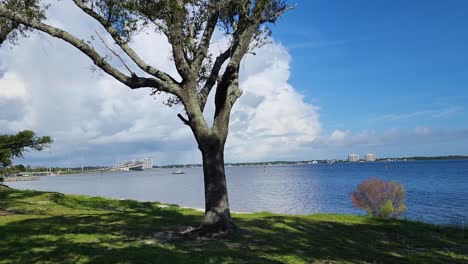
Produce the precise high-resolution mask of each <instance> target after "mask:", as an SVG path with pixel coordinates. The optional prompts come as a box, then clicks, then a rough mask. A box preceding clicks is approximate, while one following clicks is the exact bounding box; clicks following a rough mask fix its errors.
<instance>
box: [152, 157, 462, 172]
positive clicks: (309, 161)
mask: <svg viewBox="0 0 468 264" xmlns="http://www.w3.org/2000/svg"><path fill="white" fill-rule="evenodd" d="M421 160H426V161H428V160H468V156H461V155H449V156H432V157H431V156H427V157H426V156H415V157H397V158H391V157H388V158H379V159H377V160H376V161H375V162H399V161H421ZM315 162H316V163H315ZM323 163H372V162H366V161H359V162H348V161H347V160H336V159H329V160H303V161H261V162H238V163H225V166H226V167H231V166H232V167H236V166H270V165H304V164H323ZM201 166H202V164H172V165H164V166H153V168H161V169H166V168H187V167H201Z"/></svg>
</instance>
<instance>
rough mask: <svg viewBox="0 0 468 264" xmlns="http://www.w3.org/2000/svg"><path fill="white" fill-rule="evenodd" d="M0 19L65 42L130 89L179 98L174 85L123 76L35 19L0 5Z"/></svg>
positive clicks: (81, 44) (79, 44)
mask: <svg viewBox="0 0 468 264" xmlns="http://www.w3.org/2000/svg"><path fill="white" fill-rule="evenodd" d="M0 17H6V18H8V19H10V20H13V21H15V22H17V23H20V24H23V25H26V26H28V27H31V28H34V29H36V30H39V31H42V32H44V33H47V34H49V35H50V36H52V37H56V38H59V39H62V40H64V41H65V42H68V43H69V44H71V45H72V46H74V47H75V48H77V49H79V50H80V51H81V52H83V53H84V54H85V55H86V56H88V57H89V58H90V59H91V60H92V61H93V63H94V64H95V65H96V66H98V67H99V68H101V69H102V70H103V71H105V72H106V73H107V74H109V75H111V76H112V77H114V78H115V79H117V80H118V81H120V82H121V83H123V84H125V85H127V86H128V87H130V88H132V89H137V88H143V87H151V88H156V89H158V90H161V91H164V92H168V93H171V94H174V95H176V96H180V90H179V88H178V87H177V86H175V85H167V84H166V83H165V82H163V81H161V80H159V79H156V78H143V77H138V76H136V75H135V74H133V75H132V76H127V75H125V74H123V73H122V72H120V71H119V70H118V69H116V68H114V67H113V66H112V65H110V64H109V63H108V62H107V61H106V60H105V58H103V57H102V56H101V55H100V54H99V53H97V52H96V51H95V50H94V48H93V47H91V46H90V45H88V44H87V43H86V42H85V41H83V40H80V39H78V38H77V37H75V36H73V35H72V34H70V33H68V32H66V31H64V30H61V29H59V28H56V27H52V26H49V25H47V24H44V23H42V22H40V21H37V20H36V19H30V18H27V17H25V16H23V15H21V14H18V13H16V12H14V11H11V10H8V9H7V8H5V6H4V5H3V4H0Z"/></svg>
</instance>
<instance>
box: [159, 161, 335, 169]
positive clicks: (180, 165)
mask: <svg viewBox="0 0 468 264" xmlns="http://www.w3.org/2000/svg"><path fill="white" fill-rule="evenodd" d="M313 161H317V163H327V162H329V160H304V161H261V162H239V163H225V166H267V165H291V164H310V163H312V162H313ZM333 161H334V162H339V161H337V160H333ZM201 166H202V164H183V165H182V164H177V165H164V166H153V168H187V167H201Z"/></svg>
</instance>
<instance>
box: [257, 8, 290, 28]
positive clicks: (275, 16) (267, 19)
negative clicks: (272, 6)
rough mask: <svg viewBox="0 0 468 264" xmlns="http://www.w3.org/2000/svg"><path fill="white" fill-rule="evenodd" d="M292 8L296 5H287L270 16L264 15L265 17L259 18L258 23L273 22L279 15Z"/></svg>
mask: <svg viewBox="0 0 468 264" xmlns="http://www.w3.org/2000/svg"><path fill="white" fill-rule="evenodd" d="M294 8H296V6H295V5H294V6H287V7H285V8H283V9H281V10H279V11H277V12H275V13H274V14H273V15H272V16H270V17H265V18H262V19H260V24H264V23H275V22H276V20H277V19H278V18H279V17H281V15H283V14H284V13H286V12H287V11H289V10H293V9H294Z"/></svg>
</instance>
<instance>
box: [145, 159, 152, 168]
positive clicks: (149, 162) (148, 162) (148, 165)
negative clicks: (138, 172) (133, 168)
mask: <svg viewBox="0 0 468 264" xmlns="http://www.w3.org/2000/svg"><path fill="white" fill-rule="evenodd" d="M152 168H153V160H152V159H150V158H144V159H143V169H144V170H146V169H152Z"/></svg>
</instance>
